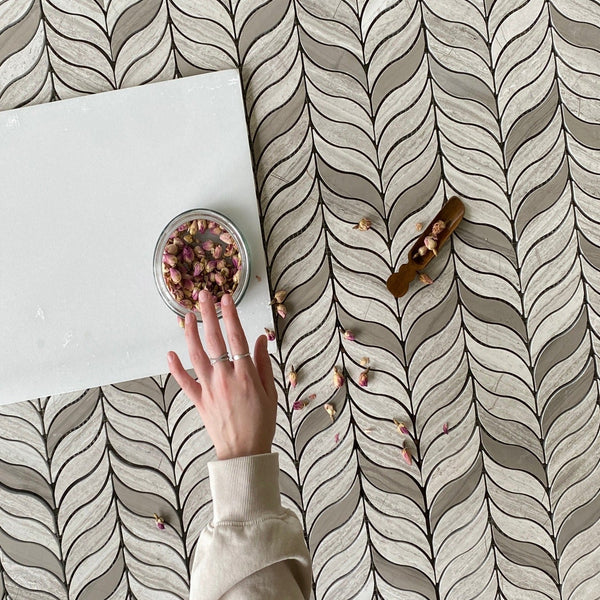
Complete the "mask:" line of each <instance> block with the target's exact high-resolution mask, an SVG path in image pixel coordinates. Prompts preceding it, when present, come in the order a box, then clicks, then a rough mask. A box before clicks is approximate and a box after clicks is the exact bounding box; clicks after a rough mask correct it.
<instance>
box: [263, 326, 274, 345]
mask: <svg viewBox="0 0 600 600" xmlns="http://www.w3.org/2000/svg"><path fill="white" fill-rule="evenodd" d="M265 333H266V334H267V339H268V340H269V342H272V341H273V340H274V339H275V332H274V331H273V330H272V329H268V328H267V327H265Z"/></svg>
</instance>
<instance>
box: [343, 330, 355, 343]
mask: <svg viewBox="0 0 600 600" xmlns="http://www.w3.org/2000/svg"><path fill="white" fill-rule="evenodd" d="M344 339H345V340H348V341H349V342H353V341H355V340H356V338H355V337H354V333H352V331H350V330H349V329H346V330H345V331H344Z"/></svg>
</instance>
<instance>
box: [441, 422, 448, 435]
mask: <svg viewBox="0 0 600 600" xmlns="http://www.w3.org/2000/svg"><path fill="white" fill-rule="evenodd" d="M442 431H443V432H444V433H445V434H448V423H444V425H443V427H442Z"/></svg>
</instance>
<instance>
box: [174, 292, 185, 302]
mask: <svg viewBox="0 0 600 600" xmlns="http://www.w3.org/2000/svg"><path fill="white" fill-rule="evenodd" d="M173 298H175V300H176V301H177V302H181V301H182V300H183V299H184V298H185V296H184V295H183V290H174V291H173Z"/></svg>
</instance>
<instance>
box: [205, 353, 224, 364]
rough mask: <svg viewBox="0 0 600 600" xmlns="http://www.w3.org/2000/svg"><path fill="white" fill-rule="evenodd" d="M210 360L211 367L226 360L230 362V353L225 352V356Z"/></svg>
mask: <svg viewBox="0 0 600 600" xmlns="http://www.w3.org/2000/svg"><path fill="white" fill-rule="evenodd" d="M208 359H209V360H210V364H211V365H214V364H215V363H218V362H221V361H224V360H226V361H229V353H228V352H224V353H223V354H221V356H217V358H211V357H210V356H209V357H208Z"/></svg>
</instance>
